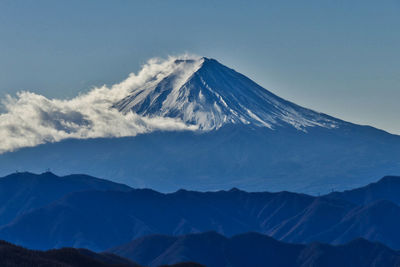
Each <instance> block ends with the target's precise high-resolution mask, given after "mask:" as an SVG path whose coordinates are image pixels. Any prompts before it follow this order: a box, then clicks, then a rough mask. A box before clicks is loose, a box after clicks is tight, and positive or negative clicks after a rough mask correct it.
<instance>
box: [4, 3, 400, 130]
mask: <svg viewBox="0 0 400 267" xmlns="http://www.w3.org/2000/svg"><path fill="white" fill-rule="evenodd" d="M399 14H400V1H399V0H392V1H384V0H383V1H376V0H375V1H367V0H363V1H348V0H347V1H321V0H318V1H265V0H264V1H232V0H230V1H225V0H218V1H217V0H215V1H206V0H201V1H200V0H199V1H192V0H179V1H178V0H160V1H150V0H144V1H133V0H124V1H122V0H121V1H119V0H93V1H89V0H85V1H82V0H79V1H72V0H68V1H67V0H65V1H55V0H48V1H41V0H32V1H28V0H26V1H19V0H10V1H7V0H2V1H0V97H4V96H5V95H6V94H15V93H16V92H17V91H20V90H29V91H33V92H36V93H40V94H43V95H45V96H47V97H57V98H65V97H68V98H70V97H72V96H75V95H76V94H78V93H79V92H82V91H88V90H89V89H90V88H92V87H93V86H98V85H102V84H112V83H115V82H119V81H122V80H123V79H125V78H126V77H127V76H128V74H129V73H130V72H136V71H138V70H139V68H140V66H141V65H142V64H143V63H144V62H145V61H146V60H147V59H149V58H151V57H156V56H157V57H165V56H167V55H170V54H172V55H177V54H181V53H184V52H189V53H194V54H198V55H202V56H207V57H212V58H215V59H217V60H219V61H220V62H221V63H223V64H225V65H227V66H229V67H231V68H234V69H236V70H237V71H239V72H241V73H243V74H245V75H247V76H248V77H250V78H252V79H253V80H255V81H256V82H258V83H259V84H261V85H262V86H264V87H265V88H267V89H269V90H270V91H272V92H274V93H276V94H278V95H279V96H281V97H284V98H286V99H288V100H291V101H294V102H296V103H297V104H300V105H303V106H306V107H309V108H312V109H315V110H318V111H321V112H324V113H328V114H330V115H333V116H336V117H339V118H341V119H345V120H349V121H352V122H356V123H361V124H370V125H373V126H376V127H378V128H383V129H385V130H388V131H390V132H393V133H398V134H400V118H399V114H400V105H399V102H400V15H399Z"/></svg>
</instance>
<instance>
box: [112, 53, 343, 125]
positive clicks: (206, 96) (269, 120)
mask: <svg viewBox="0 0 400 267" xmlns="http://www.w3.org/2000/svg"><path fill="white" fill-rule="evenodd" d="M165 69H166V70H165V71H163V72H162V73H158V74H157V75H155V76H154V77H153V78H152V79H150V80H149V82H148V83H145V84H144V86H141V87H139V88H135V89H134V90H132V91H131V93H130V94H129V95H128V96H126V97H125V98H123V99H122V100H120V101H118V102H117V103H115V105H114V107H115V108H117V109H118V110H119V111H121V112H124V113H127V112H130V111H133V112H134V113H137V114H139V115H142V116H148V117H169V118H175V119H177V120H181V121H183V122H184V123H186V124H188V125H192V126H195V127H197V128H198V129H201V130H212V129H218V128H220V127H222V126H223V125H225V124H245V125H255V126H260V127H268V128H270V129H274V128H276V127H282V126H284V127H285V126H291V127H295V128H296V129H299V130H305V129H306V128H307V127H314V126H320V127H325V128H335V127H337V125H338V123H339V121H338V120H335V119H333V118H331V117H329V116H326V115H324V114H320V113H317V112H314V111H311V110H309V109H305V108H302V107H300V106H297V105H295V104H293V103H291V102H289V101H286V100H284V99H282V98H280V97H278V96H276V95H274V94H273V93H271V92H269V91H267V90H266V89H264V88H263V87H261V86H260V85H258V84H256V83H255V82H253V81H252V80H250V79H249V78H247V77H246V76H244V75H242V74H240V73H238V72H236V71H235V70H233V69H230V68H228V67H226V66H224V65H222V64H221V63H219V62H218V61H217V60H215V59H211V58H206V57H202V58H197V59H191V58H183V59H175V60H173V61H172V62H171V64H167V65H166V67H165Z"/></svg>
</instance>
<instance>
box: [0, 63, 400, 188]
mask: <svg viewBox="0 0 400 267" xmlns="http://www.w3.org/2000/svg"><path fill="white" fill-rule="evenodd" d="M149 70H151V71H149ZM146 71H147V72H146ZM143 72H146V74H143ZM141 73H142V74H141V75H139V76H137V77H136V76H135V77H133V78H128V80H127V81H124V82H122V83H121V84H119V85H116V86H115V88H116V89H112V90H110V91H104V92H103V91H100V92H101V96H102V98H101V99H100V100H98V99H95V100H93V101H92V102H93V103H92V102H88V103H89V104H87V103H86V102H85V103H84V104H82V109H83V108H84V109H85V110H86V111H85V112H86V113H79V112H80V110H79V109H78V110H77V109H76V108H75V109H74V107H76V106H77V104H76V103H75V102H72V104H71V106H72V107H69V106H68V108H66V107H64V106H62V108H59V107H58V106H57V105H61V104H65V103H64V102H60V101H59V102H57V101H56V102H54V104H52V105H54V106H51V108H49V111H47V110H46V112H45V111H43V110H42V109H40V112H39V113H38V114H39V115H40V118H41V120H40V124H41V125H44V126H43V127H50V126H51V127H53V128H54V127H55V128H56V129H55V130H54V129H53V128H51V129H53V130H54V131H56V132H57V137H52V136H51V133H52V131H49V133H47V132H46V133H45V134H44V137H41V138H42V139H43V138H44V139H43V140H45V141H44V144H42V145H37V146H35V147H29V148H21V149H19V150H16V151H9V152H6V153H3V154H1V155H0V170H1V171H0V174H2V175H6V174H7V173H10V172H13V171H15V170H19V171H24V170H27V171H34V172H41V171H43V170H44V169H47V168H51V169H52V170H53V171H55V172H57V173H60V174H69V173H87V174H90V175H94V176H97V177H102V178H109V179H112V180H113V181H116V182H123V183H125V184H128V185H130V186H133V187H135V188H140V187H147V188H152V189H155V190H158V191H161V192H171V191H175V190H178V189H180V188H186V189H191V190H205V191H207V190H221V189H225V190H227V189H229V188H232V187H238V188H241V189H244V190H250V191H262V190H268V191H281V190H290V191H296V192H304V193H311V194H314V195H316V194H323V193H328V192H330V191H332V190H343V189H349V188H354V187H358V186H362V185H364V184H367V183H370V182H373V181H375V180H376V179H379V178H380V177H383V176H385V175H398V174H400V137H399V136H397V135H391V134H389V133H387V132H384V131H381V130H378V129H375V128H372V127H368V126H360V125H356V124H352V123H349V122H344V121H342V120H340V119H336V118H333V117H331V116H328V115H325V114H322V113H319V112H315V111H312V110H310V109H307V108H303V107H300V106H298V105H296V104H294V103H292V102H289V101H286V100H284V99H282V98H280V97H278V96H277V95H275V94H273V93H271V92H270V91H268V90H266V89H264V88H263V87H261V86H260V85H258V84H257V83H255V82H253V81H252V80H250V79H248V78H247V77H245V76H244V75H242V74H240V73H238V72H236V71H234V70H233V69H230V68H228V67H226V66H224V65H222V64H221V63H219V62H218V61H216V60H213V59H208V58H195V59H170V60H169V61H167V62H164V63H162V64H158V65H155V66H153V65H151V64H150V65H148V66H146V67H145V68H144V70H142V72H141ZM142 76H143V77H144V78H143V77H142ZM138 77H140V81H138V79H139V78H138ZM131 79H134V80H131ZM113 88H114V87H113ZM121 88H122V89H121ZM99 90H100V89H99ZM113 90H117V91H113ZM95 93H98V91H95ZM98 94H100V93H98ZM107 94H108V95H107ZM85 97H86V98H89V99H92V98H94V96H92V95H88V96H85ZM86 98H85V99H86ZM49 103H50V101H47V102H46V101H45V103H44V104H43V105H46V106H47V105H50V104H49ZM51 103H53V102H51ZM98 103H101V106H98ZM104 103H106V105H105V104H104ZM91 105H93V106H95V107H96V108H94V109H93V110H91V109H90V107H91ZM59 109H60V110H59ZM87 109H89V111H87ZM104 109H107V110H109V111H110V113H106V114H103V113H102V111H101V110H104ZM52 110H56V112H55V111H54V112H55V113H56V114H53V113H54V112H53V111H52ZM65 110H67V111H68V112H67V111H65ZM21 112H22V111H21ZM52 112H53V113H52ZM63 112H64V113H63ZM88 114H91V115H90V116H92V117H93V118H96V119H97V120H99V116H100V118H102V117H101V116H103V117H107V118H105V121H101V123H100V122H96V121H95V119H93V118H91V117H90V116H89V115H88ZM93 114H95V115H96V116H95V115H93ZM116 114H117V115H118V114H120V115H121V118H126V117H133V118H141V119H138V121H139V125H136V124H135V127H134V128H135V129H139V130H140V131H139V133H141V134H138V135H136V136H132V137H129V135H130V132H129V129H130V128H129V127H128V126H129V125H128V126H127V123H128V124H129V121H128V122H127V121H124V123H122V122H121V123H120V124H119V122H118V121H116V120H118V118H120V117H118V116H119V115H118V116H117V115H116ZM17 115H18V114H17ZM18 116H19V115H18ZM113 116H115V119H113V118H114V117H113ZM108 117H110V118H108ZM45 119H48V120H50V121H43V120H45ZM149 120H151V122H152V126H151V127H147V126H146V122H147V121H149ZM171 122H173V124H174V125H175V124H177V125H180V126H179V127H178V128H176V127H175V128H174V127H172V128H171V127H169V126H168V125H169V124H170V123H171ZM135 123H138V122H135ZM49 125H50V126H49ZM99 125H102V127H106V128H104V129H103V128H96V127H100V126H99ZM122 125H124V127H125V128H123V127H122ZM10 127H11V126H8V128H10ZM32 127H33V126H32ZM91 127H92V128H93V127H94V128H96V131H98V132H96V133H94V134H93V133H91V132H90V129H91ZM118 127H120V128H118ZM126 127H128V129H126ZM132 127H133V126H132ZM27 128H28V129H30V127H23V129H19V128H15V127H14V126H13V127H11V128H10V131H11V133H10V134H11V136H12V137H14V136H16V135H18V133H19V132H20V131H25V130H26V129H27ZM170 128H171V129H170ZM45 129H48V128H45ZM82 129H83V130H85V131H83V130H82ZM165 129H169V130H165ZM81 130H82V131H83V132H82V133H81V135H79V139H74V136H76V135H77V134H76V135H74V134H71V133H75V132H80V131H81ZM37 132H38V131H35V130H34V129H33V130H31V131H30V132H29V134H28V135H27V137H26V138H28V137H29V136H31V135H35V134H36V133H37ZM135 134H137V131H136V132H135ZM65 136H67V137H68V136H71V138H70V139H68V138H67V139H65ZM99 136H100V137H102V138H97V137H99ZM121 136H123V137H121ZM88 137H96V138H90V139H85V138H88ZM26 138H25V137H24V140H26ZM42 139H40V140H42ZM35 140H36V139H35ZM35 140H33V141H32V142H33V143H34V141H35ZM46 140H50V141H48V142H46ZM60 140H61V141H60ZM28 141H29V140H28ZM56 141H59V142H56ZM28 143H30V142H28Z"/></svg>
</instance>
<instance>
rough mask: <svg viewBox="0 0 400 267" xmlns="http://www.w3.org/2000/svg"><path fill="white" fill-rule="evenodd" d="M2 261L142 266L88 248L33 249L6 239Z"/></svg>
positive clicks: (64, 266) (11, 265) (10, 266)
mask: <svg viewBox="0 0 400 267" xmlns="http://www.w3.org/2000/svg"><path fill="white" fill-rule="evenodd" d="M0 261H1V266H3V267H17V266H57V267H88V266H97V267H112V266H113V267H140V266H139V265H138V264H135V263H133V262H131V261H130V260H127V259H123V258H121V257H119V256H116V255H113V254H110V253H101V254H97V253H94V252H91V251H88V250H83V249H72V248H63V249H59V250H49V251H32V250H28V249H25V248H22V247H18V246H15V245H13V244H10V243H7V242H4V241H0Z"/></svg>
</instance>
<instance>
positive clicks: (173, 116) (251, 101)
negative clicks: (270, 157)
mask: <svg viewBox="0 0 400 267" xmlns="http://www.w3.org/2000/svg"><path fill="white" fill-rule="evenodd" d="M2 104H3V108H2V109H3V110H4V112H3V113H0V136H1V137H2V139H3V141H2V142H0V153H4V152H8V151H13V150H16V149H19V148H21V147H30V146H36V145H39V144H43V143H52V142H58V141H61V140H64V139H69V138H73V139H88V138H100V137H126V136H135V135H137V134H140V133H149V132H153V131H157V130H162V131H170V130H172V131H181V130H191V131H195V130H205V131H208V130H213V129H219V128H220V127H222V126H223V125H225V124H244V125H253V126H260V127H268V128H270V129H276V128H277V127H288V126H289V127H294V128H296V129H298V130H302V131H304V132H307V127H317V126H318V127H324V128H337V127H339V126H340V124H342V123H343V122H342V121H340V120H337V119H334V118H332V117H329V116H327V115H324V114H321V113H317V112H314V111H311V110H309V109H305V108H302V107H300V106H297V105H295V104H293V103H291V102H288V101H286V100H284V99H281V98H279V97H278V96H276V95H274V94H272V93H270V92H269V91H267V90H266V89H264V88H262V87H261V86H259V85H257V84H256V83H255V82H253V81H251V80H250V79H248V78H247V77H245V76H243V75H241V74H240V73H237V72H236V71H234V70H232V69H229V68H227V67H225V66H223V65H222V64H220V63H218V62H217V61H216V60H213V59H208V58H198V57H188V56H182V57H170V58H168V59H167V60H160V59H152V60H149V61H148V62H147V63H146V64H145V65H143V68H142V69H141V70H140V71H139V72H138V73H137V74H134V73H132V74H130V75H129V77H128V78H127V79H126V80H124V81H122V82H121V83H118V84H115V85H113V86H111V87H107V86H102V87H98V88H94V89H92V90H91V91H89V92H87V93H84V94H81V95H79V96H77V97H75V98H72V99H68V100H62V99H48V98H46V97H45V96H42V95H38V94H35V93H31V92H21V93H18V94H17V96H16V97H11V96H8V97H7V98H6V99H4V100H3V101H2ZM2 109H1V107H0V110H2Z"/></svg>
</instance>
